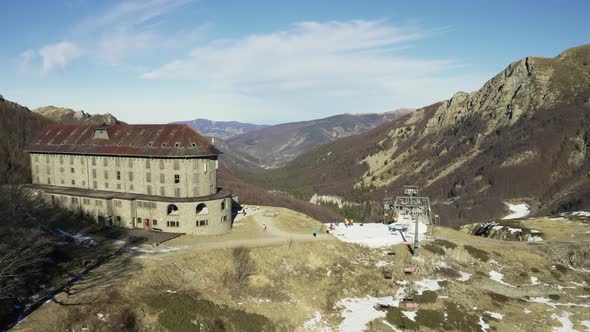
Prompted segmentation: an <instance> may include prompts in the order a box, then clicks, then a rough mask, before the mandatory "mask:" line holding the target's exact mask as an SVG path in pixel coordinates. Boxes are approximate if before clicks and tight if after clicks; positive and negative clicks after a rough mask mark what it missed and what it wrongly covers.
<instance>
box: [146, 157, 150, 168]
mask: <svg viewBox="0 0 590 332" xmlns="http://www.w3.org/2000/svg"><path fill="white" fill-rule="evenodd" d="M145 168H147V169H150V160H149V159H146V160H145Z"/></svg>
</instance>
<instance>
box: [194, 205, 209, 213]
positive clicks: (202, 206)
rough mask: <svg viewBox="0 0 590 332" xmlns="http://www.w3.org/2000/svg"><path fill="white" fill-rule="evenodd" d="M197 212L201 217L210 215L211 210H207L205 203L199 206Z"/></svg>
mask: <svg viewBox="0 0 590 332" xmlns="http://www.w3.org/2000/svg"><path fill="white" fill-rule="evenodd" d="M196 212H197V214H199V215H201V214H208V213H209V209H208V208H207V205H205V203H201V204H199V205H197V209H196Z"/></svg>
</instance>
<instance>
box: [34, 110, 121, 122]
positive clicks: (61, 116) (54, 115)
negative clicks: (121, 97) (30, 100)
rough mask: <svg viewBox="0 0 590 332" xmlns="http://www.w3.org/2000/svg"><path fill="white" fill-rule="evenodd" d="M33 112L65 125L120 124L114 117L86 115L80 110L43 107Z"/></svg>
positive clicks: (106, 114) (110, 115)
mask: <svg viewBox="0 0 590 332" xmlns="http://www.w3.org/2000/svg"><path fill="white" fill-rule="evenodd" d="M33 112H35V113H37V114H39V115H42V116H44V117H46V118H48V119H50V120H53V121H55V122H59V123H66V124H68V123H69V124H102V123H105V124H118V123H121V121H119V120H118V119H117V118H116V117H115V116H114V115H112V114H110V113H105V114H94V115H92V114H88V113H86V112H84V111H82V110H80V111H74V110H73V109H70V108H64V107H55V106H45V107H39V108H36V109H34V110H33Z"/></svg>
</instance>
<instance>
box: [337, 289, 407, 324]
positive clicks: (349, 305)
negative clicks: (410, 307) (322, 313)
mask: <svg viewBox="0 0 590 332" xmlns="http://www.w3.org/2000/svg"><path fill="white" fill-rule="evenodd" d="M377 304H386V305H392V306H398V305H399V300H396V299H395V298H393V296H386V297H364V298H348V299H343V300H340V301H338V303H336V306H338V307H344V310H343V311H342V314H341V316H342V317H343V318H344V320H343V321H342V323H340V331H342V332H358V331H364V330H365V326H366V325H367V324H368V323H369V322H370V321H372V320H374V319H377V318H380V317H385V315H386V312H385V311H380V310H377V309H375V306H376V305H377Z"/></svg>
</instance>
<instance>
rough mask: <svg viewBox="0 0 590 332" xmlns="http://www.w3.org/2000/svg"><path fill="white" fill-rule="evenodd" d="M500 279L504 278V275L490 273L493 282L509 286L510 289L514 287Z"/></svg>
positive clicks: (496, 272) (495, 272)
mask: <svg viewBox="0 0 590 332" xmlns="http://www.w3.org/2000/svg"><path fill="white" fill-rule="evenodd" d="M502 278H504V275H503V274H502V273H500V272H498V271H494V270H492V271H490V279H492V280H494V281H495V282H497V283H500V284H502V285H506V286H510V287H516V286H514V285H511V284H509V283H507V282H505V281H504V280H502Z"/></svg>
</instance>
